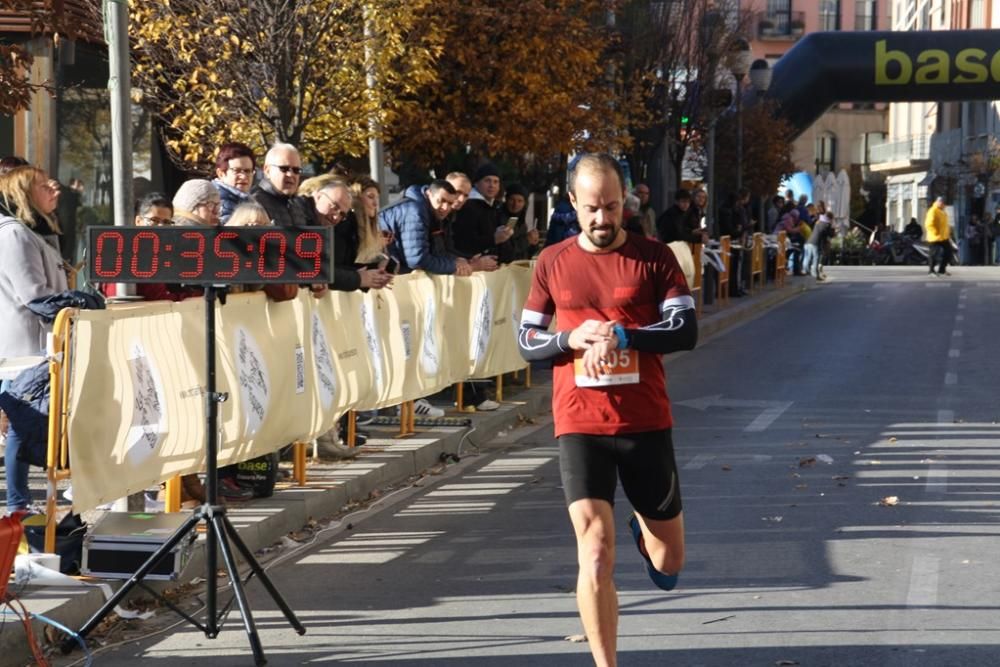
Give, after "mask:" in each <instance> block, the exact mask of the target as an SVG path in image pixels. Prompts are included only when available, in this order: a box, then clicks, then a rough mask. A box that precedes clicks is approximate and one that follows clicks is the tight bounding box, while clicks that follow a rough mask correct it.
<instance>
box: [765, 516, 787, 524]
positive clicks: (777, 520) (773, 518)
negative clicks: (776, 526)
mask: <svg viewBox="0 0 1000 667" xmlns="http://www.w3.org/2000/svg"><path fill="white" fill-rule="evenodd" d="M783 518H785V517H781V516H762V517H761V518H760V520H761V521H773V522H774V523H781V520H782V519H783Z"/></svg>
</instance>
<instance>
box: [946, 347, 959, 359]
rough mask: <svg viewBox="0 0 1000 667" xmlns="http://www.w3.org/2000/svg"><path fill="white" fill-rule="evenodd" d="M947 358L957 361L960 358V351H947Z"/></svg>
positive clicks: (953, 349)
mask: <svg viewBox="0 0 1000 667" xmlns="http://www.w3.org/2000/svg"><path fill="white" fill-rule="evenodd" d="M948 356H949V357H950V358H952V359H958V358H959V357H960V356H962V351H961V350H958V349H955V348H952V349H950V350H948Z"/></svg>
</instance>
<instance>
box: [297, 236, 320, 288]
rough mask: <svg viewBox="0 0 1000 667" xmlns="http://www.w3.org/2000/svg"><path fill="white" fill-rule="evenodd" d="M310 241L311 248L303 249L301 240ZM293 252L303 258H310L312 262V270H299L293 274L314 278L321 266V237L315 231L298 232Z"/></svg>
mask: <svg viewBox="0 0 1000 667" xmlns="http://www.w3.org/2000/svg"><path fill="white" fill-rule="evenodd" d="M306 241H312V250H306V249H304V248H303V247H302V246H303V242H306ZM295 254H296V255H298V256H299V257H303V258H305V259H311V260H312V263H313V268H312V271H299V272H298V273H296V274H295V275H296V276H298V277H299V278H305V279H308V278H315V277H316V276H318V275H319V272H320V270H321V269H322V268H323V263H322V262H323V259H322V258H323V237H322V236H321V235H319V234H317V233H316V232H306V233H304V234H299V235H298V237H297V238H296V239H295Z"/></svg>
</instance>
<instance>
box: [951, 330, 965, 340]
mask: <svg viewBox="0 0 1000 667" xmlns="http://www.w3.org/2000/svg"><path fill="white" fill-rule="evenodd" d="M962 335H963V334H962V330H961V329H955V330H954V331H952V332H951V336H952V338H961V337H962Z"/></svg>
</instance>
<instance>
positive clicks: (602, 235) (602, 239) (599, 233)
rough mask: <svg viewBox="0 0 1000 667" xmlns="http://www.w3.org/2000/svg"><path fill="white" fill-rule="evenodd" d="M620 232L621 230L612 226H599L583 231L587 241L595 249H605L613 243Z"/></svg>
mask: <svg viewBox="0 0 1000 667" xmlns="http://www.w3.org/2000/svg"><path fill="white" fill-rule="evenodd" d="M620 230H621V228H620V227H618V226H617V225H614V224H610V225H600V226H597V227H590V228H588V229H586V230H584V234H586V235H587V240H588V241H590V242H591V243H592V244H593V245H594V247H595V248H607V247H608V246H609V245H611V244H612V243H614V242H615V239H617V238H618V232H619V231H620Z"/></svg>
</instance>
